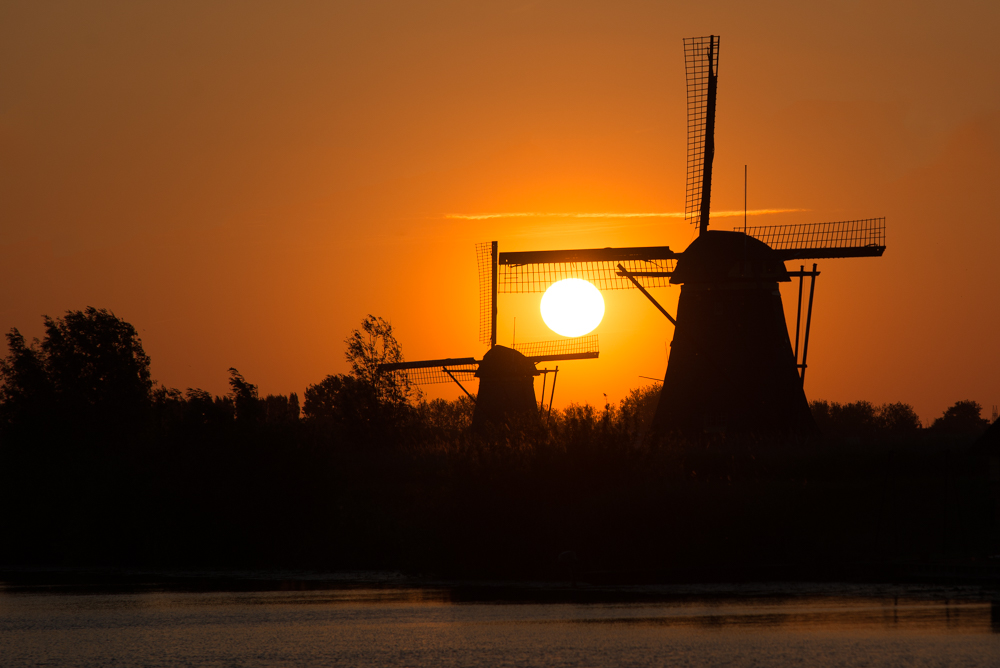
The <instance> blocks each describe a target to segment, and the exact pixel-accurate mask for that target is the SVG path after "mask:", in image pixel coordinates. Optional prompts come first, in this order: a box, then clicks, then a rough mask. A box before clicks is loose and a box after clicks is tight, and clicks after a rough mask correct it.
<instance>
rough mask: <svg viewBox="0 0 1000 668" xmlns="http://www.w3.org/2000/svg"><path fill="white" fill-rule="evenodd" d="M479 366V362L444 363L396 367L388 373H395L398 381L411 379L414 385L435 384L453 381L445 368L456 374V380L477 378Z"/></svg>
mask: <svg viewBox="0 0 1000 668" xmlns="http://www.w3.org/2000/svg"><path fill="white" fill-rule="evenodd" d="M478 368H479V363H478V362H477V363H476V364H456V365H454V366H450V365H442V366H436V367H424V368H418V369H395V370H393V371H387V372H386V373H391V374H393V375H394V376H395V377H396V381H397V382H401V381H403V380H405V379H409V381H410V382H411V383H413V384H414V385H433V384H435V383H451V382H453V381H452V379H451V377H450V376H449V375H448V374H447V373H446V372H445V369H448V371H450V372H451V373H452V375H453V376H455V379H456V380H459V381H467V380H477V379H476V369H478Z"/></svg>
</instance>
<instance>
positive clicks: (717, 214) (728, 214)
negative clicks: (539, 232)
mask: <svg viewBox="0 0 1000 668" xmlns="http://www.w3.org/2000/svg"><path fill="white" fill-rule="evenodd" d="M802 211H809V209H751V210H749V211H746V212H744V211H713V212H712V216H711V217H712V218H733V217H736V216H742V215H744V213H745V214H746V215H748V216H764V215H767V214H772V213H799V212H802ZM444 217H445V218H457V219H460V220H489V219H491V218H684V213H682V212H673V211H670V212H649V213H541V212H535V211H515V212H510V213H446V214H445V215H444Z"/></svg>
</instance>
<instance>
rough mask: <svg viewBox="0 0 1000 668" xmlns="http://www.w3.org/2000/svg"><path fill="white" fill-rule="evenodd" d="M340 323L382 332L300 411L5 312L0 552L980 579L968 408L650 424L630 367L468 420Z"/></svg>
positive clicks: (986, 493) (977, 457) (128, 346)
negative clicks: (157, 373) (536, 414)
mask: <svg viewBox="0 0 1000 668" xmlns="http://www.w3.org/2000/svg"><path fill="white" fill-rule="evenodd" d="M365 324H366V326H368V325H371V327H372V328H375V329H372V331H373V332H374V331H376V329H377V330H378V332H381V333H380V334H379V336H380V337H381V338H380V339H379V340H381V341H383V342H384V343H385V345H384V346H381V347H375V348H372V347H371V346H366V345H363V344H364V342H365V341H368V339H366V338H365V337H363V336H362V335H361V333H360V332H355V335H352V337H351V338H349V339H348V354H347V356H348V360H349V361H350V362H351V364H352V371H351V373H349V374H344V375H337V376H328V377H327V378H326V379H325V380H323V381H321V382H320V383H317V384H316V385H312V386H310V387H309V388H307V389H306V391H305V395H304V396H305V403H304V406H303V407H302V408H301V410H300V406H299V403H298V397H297V396H296V395H294V394H293V395H289V396H267V397H260V396H259V395H258V393H257V388H256V387H255V386H254V385H253V384H252V383H250V382H249V381H247V380H246V379H245V378H244V377H243V376H242V375H241V374H240V373H239V372H238V371H236V370H235V369H232V370H230V385H231V388H232V391H231V392H230V394H228V395H226V396H223V397H217V396H215V397H213V396H212V395H210V394H209V393H207V392H204V391H201V390H197V389H188V390H187V391H186V392H180V391H178V390H172V389H169V388H163V387H158V386H156V385H155V384H154V383H153V382H152V380H151V376H150V371H149V365H150V362H149V358H148V357H147V356H146V355H145V353H144V352H143V351H142V347H141V343H140V342H139V340H138V337H137V335H136V332H135V329H134V328H132V326H131V325H129V324H128V323H125V322H123V321H121V320H120V319H118V318H116V317H115V316H114V315H113V314H110V313H108V312H106V311H101V310H97V309H87V310H86V311H84V312H69V313H67V315H66V317H65V318H61V319H56V320H52V319H46V327H47V330H46V337H45V339H44V340H42V341H40V342H36V343H34V344H30V345H29V344H27V343H26V342H25V340H24V339H23V337H21V336H20V334H19V333H18V332H17V331H16V330H14V331H12V332H11V334H9V335H8V348H9V352H8V354H7V356H6V357H4V358H3V359H2V360H0V377H2V381H3V382H2V384H0V564H4V565H8V566H11V567H48V568H57V569H59V568H100V569H109V568H111V569H115V568H125V569H143V568H145V569H150V568H153V569H167V568H174V569H176V568H188V569H191V568H198V569H205V568H210V569H212V568H214V569H227V570H231V569H250V568H257V569H303V568H305V569H315V570H320V571H327V572H329V571H351V570H398V571H402V572H405V573H407V574H411V575H425V576H433V577H449V578H459V579H464V578H483V577H486V578H504V579H509V580H517V579H541V580H548V581H567V580H569V581H572V580H573V579H584V578H586V579H589V580H591V581H595V582H596V581H603V582H633V581H634V582H660V581H664V582H683V581H705V582H710V581H746V580H761V579H764V580H789V579H799V580H835V581H836V580H845V579H846V580H851V581H855V580H858V581H862V580H871V579H873V578H874V579H888V580H893V579H896V578H897V577H902V576H901V575H899V574H919V573H923V572H933V573H946V574H947V573H950V574H965V575H961V577H973V578H974V577H981V578H989V577H992V576H991V575H990V574H991V573H993V572H995V567H994V566H993V564H994V563H995V561H996V560H995V559H993V557H994V556H995V555H997V554H1000V542H998V536H1000V533H998V518H997V513H996V508H997V506H996V503H997V498H996V494H997V488H996V486H995V485H996V481H993V482H991V479H990V475H991V474H990V469H989V467H990V464H989V461H988V459H989V458H988V457H985V456H984V454H983V451H982V449H979V450H977V449H976V448H975V447H974V446H973V443H974V441H975V437H976V434H977V433H979V432H981V431H982V430H983V429H985V425H986V424H987V423H986V422H985V421H984V420H982V419H981V418H980V416H979V407H978V405H975V404H973V402H959V403H957V404H956V405H955V406H954V407H953V408H952V409H949V412H948V413H946V414H945V416H943V417H942V418H941V419H940V420H938V421H936V422H935V423H934V425H932V427H931V428H930V429H922V428H921V427H920V423H919V420H917V419H916V416H915V415H914V414H913V412H912V409H910V408H909V407H908V406H906V405H905V404H887V405H884V406H873V405H871V404H867V403H865V402H857V403H855V404H848V405H843V406H842V405H838V404H827V403H825V402H814V404H813V412H814V415H815V416H816V421H817V424H818V426H819V428H820V430H821V431H822V432H823V433H824V434H825V436H824V437H822V438H820V437H815V438H810V439H794V438H784V439H778V438H753V437H745V436H744V437H733V436H731V435H730V436H726V435H724V434H715V435H713V436H707V437H706V438H705V439H703V440H700V441H698V442H692V441H685V440H680V439H672V438H669V437H668V438H659V439H653V438H650V436H649V423H650V418H651V415H652V412H653V409H654V408H655V405H656V400H657V397H658V392H657V388H656V387H655V386H651V387H647V388H644V389H641V390H636V391H635V392H633V393H632V394H631V395H630V396H629V397H627V398H626V399H625V400H623V401H622V402H621V403H620V404H619V405H606V406H604V407H603V408H601V409H595V408H594V407H591V406H578V405H574V406H570V407H568V408H566V409H565V410H561V411H559V410H557V411H552V413H551V414H546V415H545V416H544V419H543V420H541V421H540V422H535V423H534V424H533V425H531V426H530V427H528V428H525V429H517V428H512V427H505V428H499V429H496V430H495V431H493V432H491V433H488V434H485V435H484V434H479V435H474V434H473V433H472V432H471V430H470V428H469V427H470V422H471V416H472V402H471V401H470V400H469V399H467V398H462V399H461V400H458V401H454V402H448V401H440V400H438V401H432V402H424V401H419V400H418V398H417V397H415V396H414V395H413V392H412V388H411V387H409V386H408V385H407V384H406V381H405V379H402V380H401V379H399V378H396V377H394V376H391V375H389V376H386V375H384V374H381V375H380V374H379V373H378V369H379V368H380V367H379V364H380V363H381V362H383V361H385V360H384V357H385V351H390V352H391V353H392V355H391V357H392V358H393V359H395V358H401V353H400V351H399V348H398V344H396V343H395V342H394V339H392V337H391V328H390V327H389V325H388V323H385V322H384V321H382V320H381V319H375V318H371V317H370V318H369V319H368V320H366V321H365ZM379 328H381V329H379ZM365 331H366V332H367V331H368V330H367V329H366V330H365ZM378 351H382V353H378ZM380 355H381V356H380ZM995 454H996V452H994V453H993V455H995ZM991 456H992V455H991ZM998 479H1000V478H998ZM991 484H993V485H994V487H993V488H991V486H990V485H991ZM970 574H971V575H970ZM975 574H979V575H975ZM906 577H910V575H906ZM914 577H916V575H914ZM949 577H950V576H949Z"/></svg>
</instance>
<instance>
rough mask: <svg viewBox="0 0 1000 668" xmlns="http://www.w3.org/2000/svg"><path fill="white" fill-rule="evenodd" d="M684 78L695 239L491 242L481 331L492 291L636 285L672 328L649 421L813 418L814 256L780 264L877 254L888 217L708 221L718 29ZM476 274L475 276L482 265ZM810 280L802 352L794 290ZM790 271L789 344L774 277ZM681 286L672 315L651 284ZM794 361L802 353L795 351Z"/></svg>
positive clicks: (721, 424)
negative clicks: (506, 247) (513, 247)
mask: <svg viewBox="0 0 1000 668" xmlns="http://www.w3.org/2000/svg"><path fill="white" fill-rule="evenodd" d="M684 63H685V72H686V78H687V99H688V106H687V125H688V128H687V144H688V146H687V184H686V197H685V199H686V201H685V219H686V220H688V221H689V222H691V223H692V224H694V225H696V226H697V229H698V236H697V238H696V239H695V240H694V241H693V242H692V243H691V244H690V245H689V246H688V248H687V249H685V250H684V251H683V252H677V251H673V250H671V249H670V248H669V247H666V246H649V247H634V248H601V249H574V250H547V251H529V252H513V253H512V252H505V253H501V252H499V249H498V246H497V244H496V242H494V243H493V244H492V245H491V246H490V250H489V257H488V258H487V257H486V254H485V250H486V247H487V245H485V244H484V245H481V246H480V249H481V250H480V256H481V259H480V266H481V267H482V266H483V265H484V264H486V263H487V260H488V262H489V264H490V265H491V268H492V280H491V282H490V286H491V287H490V292H489V293H487V292H486V285H487V283H486V281H483V280H481V281H480V286H481V287H480V295H481V296H480V304H481V316H480V333H481V336H483V334H484V330H485V327H484V324H485V322H486V317H487V316H486V314H487V312H489V317H490V318H491V323H490V327H491V334H492V340H493V341H494V342H495V340H496V317H497V308H496V303H497V302H496V299H497V295H498V294H499V293H505V292H544V291H545V290H546V289H547V288H548V286H549V285H551V284H552V283H554V282H556V281H558V280H561V279H563V278H571V277H573V278H582V279H584V280H588V281H590V282H591V283H593V284H594V285H596V286H597V287H598V289H600V290H609V289H627V288H636V289H638V290H640V291H641V292H642V294H643V295H644V296H645V297H646V298H647V299H649V301H650V302H652V303H653V304H654V305H655V306H656V307H657V308H658V309H659V311H660V312H661V313H663V315H664V316H666V317H667V319H668V320H669V321H670V322H671V324H673V326H674V337H673V341H672V343H671V350H670V356H669V359H668V362H667V371H666V374H665V376H664V381H663V389H662V390H661V393H660V399H659V403H658V405H657V410H656V415H655V418H654V423H653V424H654V430H656V431H657V433H659V434H661V435H662V434H666V433H670V432H674V433H680V434H682V435H686V436H692V437H694V436H697V435H701V434H704V433H706V432H709V433H711V432H730V433H733V432H744V433H747V432H750V433H781V432H803V431H809V430H811V429H812V428H814V424H813V422H812V417H811V415H810V413H809V407H808V403H807V401H806V398H805V393H804V391H803V383H804V381H805V371H806V368H807V365H806V357H807V353H808V345H809V334H810V328H811V323H812V307H813V297H814V293H815V285H816V277H817V276H818V275H819V271H818V270H817V265H816V264H813V266H812V270H811V271H807V270H806V269H805V267H804V266H800V268H799V270H798V271H788V270H787V269H786V268H785V262H788V261H794V260H805V259H827V258H842V257H877V256H881V255H882V253H883V252H884V251H885V219H884V218H875V219H868V220H855V221H844V222H835V223H816V224H805V225H775V226H758V227H752V228H744V230H743V231H723V230H710V229H709V223H710V204H711V192H712V163H713V158H714V155H715V107H716V93H717V88H718V64H719V37H718V36H715V35H710V36H708V37H696V38H690V39H685V40H684ZM480 276H481V277H482V276H483V271H482V270H481V272H480ZM807 277H808V278H810V286H809V300H808V309H807V315H806V324H805V331H804V333H803V334H804V336H803V337H802V339H801V341H802V344H803V345H802V350H801V358H800V355H799V343H800V333H801V320H802V292H803V282H804V279H805V278H807ZM792 278H798V279H799V299H798V311H797V315H796V326H795V348H794V349H793V348H792V344H791V339H790V336H789V333H788V328H787V325H786V322H785V315H784V309H783V307H782V303H781V294H780V292H779V290H778V284H779V283H781V282H788V281H790V280H791V279H792ZM667 285H680V286H681V294H680V298H679V301H678V306H677V316H676V317H673V316H671V315H670V314H669V313H667V311H666V309H664V308H663V307H662V306H660V304H659V303H658V302H657V301H656V300H655V299H654V298H653V296H652V295H651V294H650V293H649V292H648V290H647V289H648V288H656V287H665V286H667ZM800 359H801V361H800Z"/></svg>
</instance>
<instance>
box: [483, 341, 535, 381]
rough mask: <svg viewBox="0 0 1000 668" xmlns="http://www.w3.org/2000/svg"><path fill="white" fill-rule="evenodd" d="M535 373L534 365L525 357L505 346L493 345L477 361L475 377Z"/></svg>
mask: <svg viewBox="0 0 1000 668" xmlns="http://www.w3.org/2000/svg"><path fill="white" fill-rule="evenodd" d="M534 375H535V365H534V364H532V362H531V360H529V359H528V358H527V357H525V356H524V355H522V354H521V353H519V352H518V351H516V350H514V349H513V348H507V347H506V346H493V347H492V348H490V349H489V350H488V351H487V352H486V354H485V355H483V361H482V362H480V363H479V369H478V370H476V377H477V378H523V377H525V376H534Z"/></svg>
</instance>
